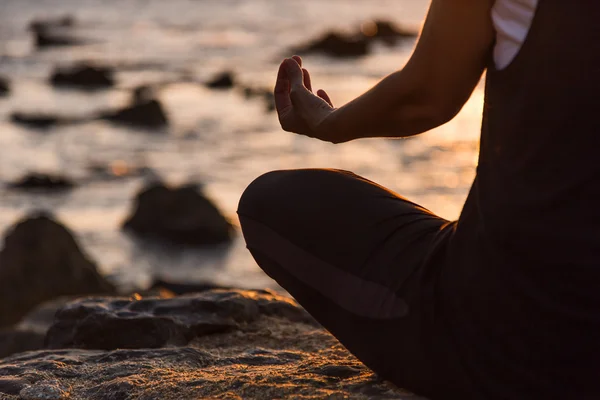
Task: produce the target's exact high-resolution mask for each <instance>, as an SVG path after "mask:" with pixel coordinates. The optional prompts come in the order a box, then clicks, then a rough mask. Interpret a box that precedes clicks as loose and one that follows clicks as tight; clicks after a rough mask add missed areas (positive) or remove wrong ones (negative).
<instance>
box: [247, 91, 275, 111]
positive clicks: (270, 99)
mask: <svg viewBox="0 0 600 400" xmlns="http://www.w3.org/2000/svg"><path fill="white" fill-rule="evenodd" d="M242 90H243V93H244V97H245V98H247V99H253V98H257V97H258V98H261V99H263V101H264V103H265V107H266V110H267V111H269V112H272V111H275V97H274V95H273V90H271V89H267V88H254V87H250V86H248V87H244V88H243V89H242Z"/></svg>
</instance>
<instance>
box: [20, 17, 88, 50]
mask: <svg viewBox="0 0 600 400" xmlns="http://www.w3.org/2000/svg"><path fill="white" fill-rule="evenodd" d="M74 25H75V19H74V18H73V17H72V16H68V15H67V16H64V17H59V18H49V19H40V20H34V21H32V22H31V23H30V24H29V30H31V31H32V32H33V37H34V42H35V45H36V47H37V48H45V47H54V46H71V45H76V44H82V43H83V41H82V40H81V39H78V38H75V37H73V36H72V35H71V30H70V28H72V27H73V26H74Z"/></svg>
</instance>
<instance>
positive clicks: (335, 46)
mask: <svg viewBox="0 0 600 400" xmlns="http://www.w3.org/2000/svg"><path fill="white" fill-rule="evenodd" d="M294 52H295V53H299V54H306V53H325V54H327V55H330V56H333V57H339V58H345V57H360V56H364V55H367V54H368V53H369V40H368V39H366V38H365V37H364V36H360V35H344V34H342V33H339V32H328V33H326V34H325V35H323V36H322V37H320V38H318V39H316V40H314V41H312V42H310V43H308V44H307V45H304V46H301V47H299V48H297V49H295V50H294Z"/></svg>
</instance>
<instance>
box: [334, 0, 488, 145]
mask: <svg viewBox="0 0 600 400" xmlns="http://www.w3.org/2000/svg"><path fill="white" fill-rule="evenodd" d="M492 5H493V0H451V1H450V0H432V3H431V7H430V9H429V13H428V15H427V19H426V21H425V25H424V27H423V30H422V32H421V36H420V38H419V41H418V43H417V46H416V48H415V51H414V53H413V54H412V56H411V58H410V60H409V62H408V63H407V64H406V66H405V67H404V68H403V69H402V70H400V71H398V72H395V73H393V74H391V75H389V76H387V77H386V78H385V79H383V80H382V81H381V82H379V83H378V84H377V85H375V87H373V88H372V89H371V90H369V91H368V92H366V93H365V94H363V95H362V96H360V97H358V98H357V99H355V100H353V101H351V102H350V103H348V104H346V105H344V106H343V107H341V108H339V109H337V110H335V111H334V112H333V113H332V115H331V118H328V120H327V121H325V122H326V124H325V125H326V126H328V128H329V129H330V136H331V141H332V142H336V143H339V142H346V141H349V140H353V139H358V138H365V137H406V136H411V135H416V134H419V133H421V132H425V131H427V130H430V129H432V128H435V127H436V126H439V125H441V124H444V123H446V122H447V121H449V120H450V119H452V118H453V117H454V116H455V115H456V114H457V113H458V111H459V110H460V109H461V108H462V106H463V105H464V104H465V102H466V101H467V100H468V98H469V97H470V95H471V93H472V91H473V89H474V88H475V86H476V85H477V82H478V81H479V79H480V78H481V75H482V73H483V71H484V69H485V66H486V64H487V61H488V59H489V56H490V52H491V49H492V45H493V42H494V30H493V24H492V21H491V8H492Z"/></svg>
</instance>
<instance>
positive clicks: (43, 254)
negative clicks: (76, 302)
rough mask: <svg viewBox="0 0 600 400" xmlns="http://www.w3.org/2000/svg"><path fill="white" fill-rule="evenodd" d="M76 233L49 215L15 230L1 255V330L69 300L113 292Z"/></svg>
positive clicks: (36, 216)
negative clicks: (44, 307) (33, 312)
mask: <svg viewBox="0 0 600 400" xmlns="http://www.w3.org/2000/svg"><path fill="white" fill-rule="evenodd" d="M114 291H115V289H114V287H113V286H112V285H111V284H110V283H109V282H107V281H106V280H105V279H104V278H103V277H102V276H100V274H99V273H98V271H97V270H96V266H95V265H94V263H93V262H92V261H90V260H89V259H88V258H87V256H86V255H85V254H83V253H82V251H81V250H80V248H79V246H78V244H77V242H76V241H75V239H74V238H73V235H72V234H71V232H70V231H69V230H68V229H67V228H65V227H64V226H63V225H61V224H59V223H58V222H56V221H54V220H53V219H52V218H51V217H49V216H48V215H44V214H34V215H32V216H30V217H27V218H25V219H23V220H21V221H19V222H18V223H17V224H16V225H14V226H13V227H12V228H11V229H10V230H9V231H8V234H7V235H6V236H5V238H4V248H3V249H2V251H0V327H5V326H8V325H12V324H14V323H16V322H18V321H19V320H20V319H21V318H22V317H23V316H24V315H25V314H26V313H27V312H29V311H30V310H31V309H33V308H34V307H35V306H36V305H38V304H40V303H42V302H44V301H47V300H50V299H53V298H57V297H59V296H65V295H86V294H102V293H113V292H114Z"/></svg>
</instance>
